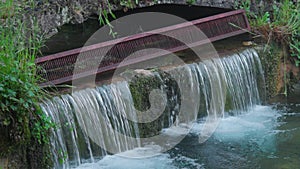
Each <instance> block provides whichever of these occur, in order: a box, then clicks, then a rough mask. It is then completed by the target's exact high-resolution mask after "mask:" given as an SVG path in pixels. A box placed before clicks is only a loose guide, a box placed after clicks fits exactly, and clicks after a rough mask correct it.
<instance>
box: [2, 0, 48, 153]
mask: <svg viewBox="0 0 300 169" xmlns="http://www.w3.org/2000/svg"><path fill="white" fill-rule="evenodd" d="M21 3H22V4H21ZM32 3H33V1H27V2H23V1H22V2H19V3H16V2H15V1H13V0H6V1H0V22H1V25H0V65H1V66H0V81H1V83H0V100H1V102H0V129H1V128H2V129H3V128H5V129H6V135H5V136H1V137H9V138H8V139H9V140H10V145H11V147H7V150H8V151H10V150H11V149H13V148H12V147H17V146H20V145H23V146H24V147H26V146H30V144H31V142H32V141H33V140H35V141H36V142H38V143H40V144H44V143H48V139H49V137H48V132H49V129H50V128H51V127H53V124H52V123H51V121H50V119H49V118H48V117H47V116H46V115H45V114H43V113H42V110H41V108H40V106H39V101H40V100H41V99H42V98H43V97H44V96H45V95H46V93H45V92H44V91H43V90H42V89H41V88H40V87H39V86H38V81H39V80H41V79H40V78H39V76H38V75H37V74H36V72H37V67H36V65H35V62H34V61H35V57H36V56H37V54H38V52H39V49H40V47H41V46H42V44H43V41H42V40H43V38H42V37H41V36H39V35H38V33H37V32H38V31H39V29H38V25H37V24H35V23H36V22H35V21H34V20H30V19H28V20H25V21H24V15H26V11H25V10H24V9H26V7H28V6H32ZM7 153H9V152H7ZM2 155H5V152H2ZM6 155H7V154H6Z"/></svg>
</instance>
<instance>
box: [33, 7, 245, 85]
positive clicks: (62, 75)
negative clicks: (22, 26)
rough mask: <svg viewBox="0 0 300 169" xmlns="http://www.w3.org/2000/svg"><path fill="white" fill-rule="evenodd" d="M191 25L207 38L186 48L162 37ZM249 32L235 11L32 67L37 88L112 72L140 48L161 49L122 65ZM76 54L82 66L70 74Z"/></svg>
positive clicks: (241, 13) (241, 12) (241, 14)
mask: <svg viewBox="0 0 300 169" xmlns="http://www.w3.org/2000/svg"><path fill="white" fill-rule="evenodd" d="M191 23H192V25H194V26H196V27H198V28H199V29H200V30H201V31H202V32H203V33H204V34H205V35H206V36H207V38H208V39H207V38H206V39H195V38H190V39H189V40H187V43H188V45H186V43H185V44H183V43H182V42H180V41H178V40H176V39H174V38H170V37H168V36H164V35H166V34H173V35H175V34H177V35H179V34H180V35H183V36H185V34H187V33H188V32H189V31H191V29H192V28H191ZM233 25H235V26H233ZM249 30H250V26H249V23H248V20H247V18H246V15H245V11H244V10H236V11H231V12H226V13H222V14H218V15H214V16H210V17H206V18H202V19H197V20H194V21H191V22H189V23H181V24H177V25H173V26H168V27H164V28H160V29H156V30H153V31H150V32H146V33H140V34H136V35H133V36H130V37H125V38H120V39H115V40H111V41H107V42H102V43H98V44H95V45H91V46H86V47H83V48H78V49H73V50H69V51H65V52H61V53H57V54H53V55H49V56H44V57H40V58H37V59H36V64H37V65H38V66H39V67H41V70H40V71H39V74H41V75H42V77H43V78H44V79H46V81H45V82H42V83H40V85H41V86H49V85H50V86H51V85H57V84H63V83H69V82H71V81H72V80H73V79H78V78H83V77H86V76H90V75H93V74H101V73H104V72H108V71H112V70H115V69H116V68H117V67H118V65H119V63H120V62H121V61H122V60H123V59H124V58H126V57H127V56H128V55H130V54H131V53H133V52H135V51H139V50H141V49H146V48H159V49H163V50H162V51H160V52H154V53H145V54H144V55H142V56H139V57H136V58H131V59H130V60H128V61H127V62H126V63H125V64H122V66H127V65H130V64H135V63H138V62H142V61H146V60H149V59H153V58H156V57H159V56H163V55H166V54H168V53H169V52H177V51H181V50H184V49H187V48H190V47H195V46H199V45H201V44H205V43H209V42H214V41H217V40H221V39H224V38H228V37H231V36H235V35H239V34H242V33H245V32H247V31H249ZM141 44H143V45H141ZM104 51H107V52H104ZM79 54H80V55H81V56H80V58H81V59H80V63H79V64H81V65H83V67H82V68H81V69H80V70H76V74H74V65H75V63H76V62H77V61H78V60H77V57H78V55H79ZM99 57H103V59H102V61H101V64H100V65H99V66H98V70H97V71H94V70H92V69H91V68H92V67H93V66H89V65H88V64H91V63H93V61H94V60H95V63H97V62H96V60H97V59H99ZM82 58H83V59H82Z"/></svg>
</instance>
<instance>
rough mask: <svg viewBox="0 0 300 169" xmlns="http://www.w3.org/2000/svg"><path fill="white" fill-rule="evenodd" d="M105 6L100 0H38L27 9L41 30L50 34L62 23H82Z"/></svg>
mask: <svg viewBox="0 0 300 169" xmlns="http://www.w3.org/2000/svg"><path fill="white" fill-rule="evenodd" d="M105 6H107V5H106V4H105V3H103V2H102V0H74V1H73V0H72V1H71V0H49V1H39V2H38V3H37V5H36V7H35V8H34V9H28V11H29V16H34V17H35V18H36V19H37V20H38V23H39V25H40V27H41V29H42V32H43V33H44V34H47V35H48V36H51V35H53V34H55V33H56V32H57V31H58V30H57V28H58V27H60V26H62V25H63V24H66V23H73V24H76V23H82V22H83V21H85V20H86V19H87V18H88V17H89V16H91V15H93V14H97V13H98V11H99V9H101V7H104V8H105Z"/></svg>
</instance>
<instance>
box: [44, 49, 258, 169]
mask: <svg viewBox="0 0 300 169" xmlns="http://www.w3.org/2000/svg"><path fill="white" fill-rule="evenodd" d="M167 72H168V74H170V77H168V78H170V79H176V82H177V86H170V87H169V88H168V90H170V91H172V92H170V93H171V94H173V95H176V97H175V96H174V97H172V96H170V94H169V95H167V96H166V98H164V99H165V100H171V101H169V102H167V101H166V103H172V107H171V108H169V109H165V110H167V111H164V114H166V115H164V117H167V118H168V119H167V120H162V121H160V123H162V127H164V128H169V129H171V128H174V130H175V132H177V131H176V130H177V129H178V128H176V126H184V125H188V123H193V122H195V121H196V120H197V117H199V116H200V117H205V118H206V121H208V122H209V123H207V124H206V125H207V126H206V127H205V125H204V127H203V129H202V131H201V132H200V133H201V134H200V140H199V141H205V140H206V139H207V138H208V137H209V136H210V135H211V134H212V132H213V131H214V129H215V128H216V126H214V127H211V125H210V124H211V123H210V122H212V123H214V122H216V121H217V119H219V118H221V117H223V116H224V111H225V110H226V111H229V112H231V113H233V114H237V113H238V112H240V111H241V110H242V111H246V110H248V109H249V108H251V107H252V106H254V105H257V104H260V102H261V99H260V98H261V96H263V95H264V89H263V90H261V89H260V84H261V83H264V77H263V72H262V67H261V63H260V59H259V57H258V54H257V53H256V51H255V50H253V49H248V50H245V51H243V52H241V53H239V54H235V55H232V56H228V57H224V58H219V59H211V60H205V61H203V62H200V63H193V64H188V65H184V66H180V67H177V68H174V69H171V70H168V71H167ZM154 76H158V77H159V78H161V79H162V80H161V83H162V84H161V85H160V86H162V87H161V89H160V90H162V88H163V87H164V86H166V85H168V84H167V83H166V81H164V80H163V78H162V77H161V75H160V74H159V73H155V74H154ZM177 88H179V89H181V90H182V89H189V90H191V91H190V92H189V95H188V94H185V93H184V91H181V95H180V99H178V93H177V92H176V90H177ZM165 89H166V87H165ZM150 99H151V98H150ZM164 99H163V100H164ZM185 101H187V102H186V104H183V102H185ZM150 102H151V101H150ZM176 102H178V103H176ZM151 103H152V102H151ZM173 103H175V104H173ZM166 106H168V105H166ZM41 107H42V109H43V111H44V112H45V113H46V114H47V115H48V116H49V117H51V118H52V120H53V122H55V123H56V124H57V128H55V129H53V131H52V138H51V144H52V147H53V149H52V153H53V158H54V162H55V166H54V167H55V168H72V167H76V166H78V165H80V164H82V163H87V162H94V161H95V159H97V158H101V157H103V156H105V155H106V154H107V153H108V152H107V151H105V150H109V152H111V153H120V152H124V151H127V150H131V149H134V148H137V147H142V146H145V144H146V143H147V141H145V140H143V138H140V133H141V132H143V130H144V129H143V127H141V126H140V125H139V124H138V123H136V122H138V121H139V120H138V119H139V118H140V117H139V116H140V114H139V113H138V110H136V109H135V106H134V101H133V96H132V91H131V90H130V84H129V83H128V82H126V81H123V82H117V83H115V84H110V85H106V86H100V87H96V88H93V89H85V90H81V91H78V92H74V93H73V94H67V95H62V96H59V97H55V98H53V99H52V100H46V101H44V102H43V103H42V104H41ZM179 109H180V111H179ZM178 112H180V113H178ZM148 113H149V112H148ZM166 130H168V129H164V131H166ZM124 136H125V137H124ZM154 144H155V143H154ZM164 144H168V143H167V142H164Z"/></svg>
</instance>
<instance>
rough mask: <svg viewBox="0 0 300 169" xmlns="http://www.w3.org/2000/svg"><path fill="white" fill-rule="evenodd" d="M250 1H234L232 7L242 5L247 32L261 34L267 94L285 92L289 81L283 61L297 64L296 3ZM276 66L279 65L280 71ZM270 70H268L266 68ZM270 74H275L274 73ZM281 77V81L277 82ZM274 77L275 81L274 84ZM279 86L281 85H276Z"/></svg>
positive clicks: (299, 17) (299, 18)
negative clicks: (250, 29) (281, 64)
mask: <svg viewBox="0 0 300 169" xmlns="http://www.w3.org/2000/svg"><path fill="white" fill-rule="evenodd" d="M251 3H254V2H251V1H250V0H246V1H243V2H240V3H237V4H236V8H242V9H245V11H246V12H247V16H248V18H249V22H250V25H251V28H252V32H253V33H251V34H255V35H256V36H254V38H256V37H262V39H263V43H266V45H265V48H264V54H263V56H264V57H269V58H264V59H263V60H264V61H266V63H265V70H266V78H267V88H269V90H270V91H269V92H270V93H271V95H275V94H276V92H277V93H278V92H280V91H281V92H282V93H283V94H285V95H287V92H288V91H287V90H288V85H289V84H288V83H289V82H290V81H291V79H289V74H290V72H288V71H290V70H288V68H287V67H288V66H287V64H289V63H290V62H291V63H293V64H295V65H296V66H297V67H299V65H300V5H299V3H295V2H292V1H289V0H281V1H279V2H277V1H273V2H272V3H270V2H268V4H261V3H259V2H258V1H256V4H251ZM258 4H259V5H258ZM270 4H272V5H270ZM269 6H271V7H269ZM253 8H256V9H253ZM274 47H276V48H280V49H281V50H282V51H283V53H281V54H280V55H278V50H274V49H273V48H274ZM280 62H282V63H283V64H284V68H281V67H280ZM268 64H269V65H268ZM272 67H273V68H272ZM280 69H283V71H284V73H283V75H281V73H280ZM270 70H272V71H271V72H269V71H270ZM274 74H277V77H276V76H275V75H274ZM279 76H282V77H279ZM270 78H271V79H270ZM280 78H282V79H280ZM276 79H277V80H276ZM282 80H283V81H284V84H283V85H282V84H280V83H282V82H281V81H282ZM298 80H299V79H298ZM274 81H277V84H275V83H274ZM268 83H269V85H268ZM281 86H283V88H284V89H280V88H281ZM282 90H283V91H282Z"/></svg>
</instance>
